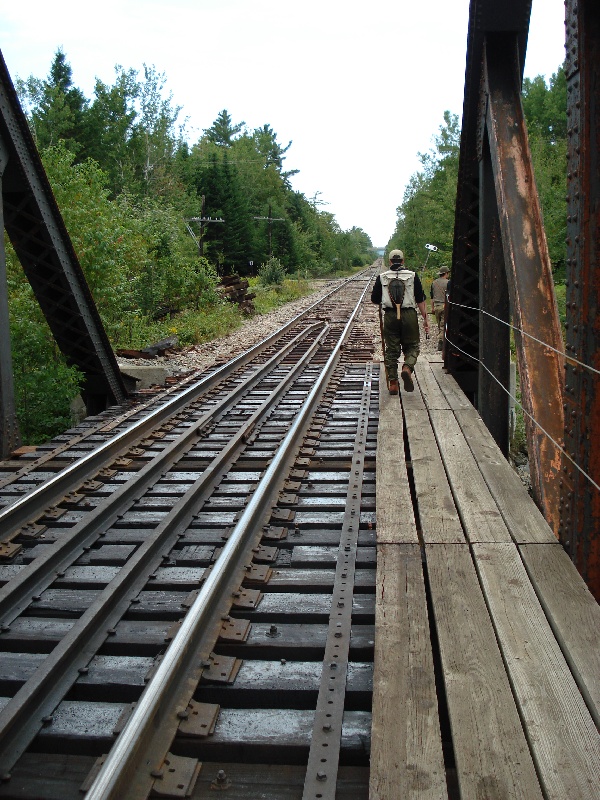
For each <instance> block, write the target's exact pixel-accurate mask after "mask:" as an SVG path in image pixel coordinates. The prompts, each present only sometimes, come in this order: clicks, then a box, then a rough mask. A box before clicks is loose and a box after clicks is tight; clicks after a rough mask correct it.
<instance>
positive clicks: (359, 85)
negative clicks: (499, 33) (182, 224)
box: [0, 0, 564, 246]
mask: <svg viewBox="0 0 600 800" xmlns="http://www.w3.org/2000/svg"><path fill="white" fill-rule="evenodd" d="M498 2H501V0H498ZM468 15H469V2H468V0H403V1H400V2H392V0H370V2H365V0H361V2H358V1H357V0H302V2H291V1H290V0H288V2H275V0H169V2H165V0H104V2H102V3H100V4H93V3H87V2H81V0H53V2H48V0H43V2H42V0H29V2H22V3H19V2H17V3H14V2H13V3H10V4H9V3H6V4H4V8H3V10H2V18H1V19H0V48H1V49H2V53H3V55H4V59H5V61H6V64H7V66H8V70H9V72H10V73H11V75H12V78H13V81H14V80H15V79H16V77H17V76H19V77H21V78H26V77H28V76H29V75H34V76H35V77H37V78H45V77H46V76H47V75H48V72H49V70H50V65H51V62H52V59H53V57H54V53H55V52H56V50H57V48H58V47H62V48H63V50H64V52H65V54H66V57H67V61H68V62H69V63H70V65H71V67H72V70H73V82H74V84H75V85H76V86H77V87H79V88H80V89H81V90H82V91H83V92H84V94H85V95H86V97H88V98H90V99H91V98H92V97H93V87H94V79H95V77H96V76H97V77H99V78H100V79H101V80H102V81H104V82H105V83H108V84H112V83H114V77H115V73H114V66H115V65H116V64H120V65H121V66H123V67H125V68H126V69H129V68H134V69H137V70H141V69H142V65H143V64H144V63H145V64H148V65H154V66H155V67H156V69H157V70H158V71H159V72H161V73H164V74H165V75H166V78H167V84H166V89H167V91H171V92H172V94H173V101H174V104H175V105H180V106H182V107H183V110H182V114H181V118H180V119H181V120H183V119H184V118H186V117H187V118H188V125H187V128H188V133H189V134H190V136H189V138H190V141H192V142H194V141H196V140H197V139H198V138H199V137H200V135H201V133H202V131H203V130H204V129H205V128H208V127H210V125H211V124H212V122H213V121H214V120H215V118H216V117H217V115H218V113H219V111H221V109H223V108H226V109H227V110H228V111H229V113H230V115H231V117H232V119H233V122H234V123H237V122H241V121H242V120H243V121H245V122H246V125H247V127H248V128H249V129H250V130H252V129H253V128H257V127H261V126H262V125H263V124H265V123H268V124H269V125H271V126H272V128H273V129H274V130H275V132H276V133H277V136H278V140H279V142H280V143H281V144H283V145H284V146H285V145H286V144H287V143H288V141H290V139H291V140H293V145H292V147H291V148H290V150H289V151H288V153H287V159H286V161H285V167H286V168H287V169H299V170H300V174H299V175H297V176H295V177H294V178H293V186H294V188H295V189H297V190H299V191H301V192H303V193H304V194H305V195H306V196H307V197H309V198H310V197H313V196H314V195H315V193H316V192H320V193H321V194H320V196H319V199H320V200H323V201H325V202H326V203H328V205H326V206H323V208H324V209H325V210H327V211H330V212H331V213H333V214H335V216H336V219H337V221H338V223H339V224H340V226H341V227H342V228H343V229H348V228H351V227H352V226H353V225H356V226H358V227H361V228H363V229H364V230H365V231H366V232H367V233H368V234H369V236H370V237H371V239H372V241H373V244H374V245H376V246H383V245H385V244H386V243H387V241H388V239H389V238H390V236H391V235H392V233H393V230H394V226H395V223H396V207H397V206H398V205H399V204H400V202H401V201H402V196H403V193H404V187H405V186H406V184H407V182H408V180H409V178H410V176H411V175H412V174H413V173H414V172H415V171H416V170H417V169H418V167H419V162H418V160H417V153H418V152H419V151H421V152H424V151H427V150H428V149H429V148H430V147H431V146H432V137H433V136H434V135H435V134H436V133H437V132H438V129H439V126H440V125H441V124H442V122H443V112H444V110H446V109H447V110H449V111H451V112H452V113H456V114H459V116H461V115H462V101H463V87H464V71H465V55H466V38H467V25H468ZM563 57H564V3H563V0H533V11H532V16H531V26H530V35H529V46H528V51H527V60H526V63H525V74H526V76H528V77H534V76H536V75H540V74H541V75H544V76H546V77H547V78H549V77H550V75H551V74H552V73H553V72H555V71H556V69H557V68H558V66H559V64H561V63H562V60H563Z"/></svg>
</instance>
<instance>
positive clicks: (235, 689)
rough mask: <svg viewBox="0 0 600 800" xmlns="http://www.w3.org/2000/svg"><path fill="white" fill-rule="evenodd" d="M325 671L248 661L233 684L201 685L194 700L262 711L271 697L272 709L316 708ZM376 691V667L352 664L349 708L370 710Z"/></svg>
mask: <svg viewBox="0 0 600 800" xmlns="http://www.w3.org/2000/svg"><path fill="white" fill-rule="evenodd" d="M242 654H243V652H242ZM322 670H323V662H322V661H288V660H287V659H285V658H283V659H279V660H278V661H251V660H248V659H244V660H243V662H242V665H241V667H240V671H239V672H238V674H237V676H236V678H235V681H234V682H233V683H231V684H220V685H215V684H211V683H203V682H201V683H200V686H199V687H198V689H197V690H196V692H195V694H194V697H195V698H196V699H197V700H200V701H205V702H207V703H208V702H210V703H219V704H220V705H221V706H224V707H227V708H260V707H261V706H264V705H265V697H268V701H267V702H268V704H269V707H270V708H305V709H314V707H315V704H316V700H317V692H318V691H319V685H320V682H321V672H322ZM372 690H373V664H370V663H368V664H364V663H363V664H356V663H350V664H349V665H348V675H347V682H346V706H345V707H346V708H353V709H354V710H356V709H357V702H360V701H361V700H362V703H361V705H362V707H363V710H364V709H365V708H368V707H369V706H370V698H371V692H372ZM265 693H268V694H265Z"/></svg>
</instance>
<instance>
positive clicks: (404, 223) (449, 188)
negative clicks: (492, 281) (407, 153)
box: [388, 111, 460, 266]
mask: <svg viewBox="0 0 600 800" xmlns="http://www.w3.org/2000/svg"><path fill="white" fill-rule="evenodd" d="M459 151H460V126H459V122H458V116H457V115H456V114H451V113H450V112H449V111H445V112H444V123H443V125H440V127H439V132H438V134H437V136H436V137H434V147H433V148H431V149H430V150H429V151H428V152H427V153H419V160H420V161H421V165H422V169H421V170H420V171H418V172H416V173H415V174H414V175H412V176H411V179H410V181H409V183H408V186H407V187H406V190H405V192H404V198H403V201H402V204H401V205H400V206H398V209H397V214H398V220H397V223H396V229H395V231H394V234H393V236H392V238H391V240H390V242H389V245H388V248H389V249H393V248H394V247H398V248H400V249H401V250H403V252H404V254H405V256H406V258H407V260H408V261H409V262H410V260H411V259H412V260H413V261H416V264H415V266H417V265H419V264H421V263H423V260H424V255H425V251H424V247H425V244H426V243H431V244H435V245H436V246H437V247H438V254H437V260H438V262H439V263H442V262H443V261H448V260H449V259H450V258H451V255H452V243H453V235H454V209H455V205H456V186H457V181H458V159H459Z"/></svg>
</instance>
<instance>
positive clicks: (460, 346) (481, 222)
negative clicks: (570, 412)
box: [445, 0, 563, 532]
mask: <svg viewBox="0 0 600 800" xmlns="http://www.w3.org/2000/svg"><path fill="white" fill-rule="evenodd" d="M530 11H531V0H507V2H504V3H502V4H498V3H496V2H493V1H492V0H471V8H470V19H469V36H468V50H467V69H466V79H465V100H464V107H463V125H462V137H461V149H460V163H459V179H458V192H457V206H456V220H455V231H454V255H453V268H452V284H451V285H452V293H451V300H452V305H451V306H450V309H449V314H448V329H447V332H448V336H447V339H448V343H447V346H446V351H445V364H446V367H447V368H448V369H449V371H450V372H452V374H453V375H454V376H455V378H456V380H457V381H458V382H459V384H461V385H462V387H463V389H464V390H465V391H467V393H470V394H471V397H472V399H473V401H474V403H475V405H476V406H477V408H478V410H479V411H480V413H481V415H482V418H483V419H484V421H485V422H486V424H487V425H488V427H489V428H490V431H491V432H492V434H493V435H494V438H495V439H496V441H497V442H498V444H499V446H500V447H501V448H502V450H503V451H504V452H505V453H506V452H507V450H508V406H507V400H508V395H507V392H508V390H509V362H510V336H509V328H508V327H507V326H506V325H505V324H503V323H508V322H509V321H510V320H511V316H512V322H513V324H514V325H515V327H517V328H519V329H521V330H523V331H524V332H525V333H528V334H532V335H534V336H535V337H536V338H538V339H541V340H543V341H545V342H547V343H548V344H550V345H551V346H552V347H554V348H555V349H556V350H558V351H562V337H561V333H560V325H559V321H558V312H557V307H556V301H555V296H554V289H553V283H552V274H551V268H550V261H549V257H548V251H547V245H546V240H545V235H544V231H543V224H542V219H541V213H540V208H539V202H538V199H537V194H536V190H535V183H534V179H533V169H532V166H531V156H530V153H529V146H528V142H527V132H526V129H525V124H524V120H523V112H522V108H521V100H520V89H521V81H522V73H523V63H524V57H525V50H526V43H527V34H528V30H529V16H530ZM515 343H516V346H517V360H518V364H519V374H520V378H521V393H522V401H523V405H524V407H525V410H526V412H527V413H526V427H527V440H528V446H529V454H530V465H531V476H532V484H533V490H534V496H535V498H536V501H537V503H538V505H539V506H540V508H541V509H542V511H543V512H544V515H545V517H546V519H547V520H548V522H549V524H550V525H551V526H552V528H553V530H554V531H555V532H557V531H558V521H559V519H558V518H559V511H558V507H559V486H558V480H559V477H558V471H559V468H560V451H559V450H558V449H557V448H556V446H555V445H554V444H552V442H551V441H550V440H549V439H548V438H547V436H546V435H545V433H543V432H542V430H541V429H540V428H539V427H538V425H541V426H542V428H543V429H544V431H546V433H548V434H550V436H551V437H552V439H553V440H554V441H555V442H557V444H558V445H560V444H561V443H562V438H563V422H562V413H561V409H562V372H561V370H562V361H561V359H560V356H559V355H558V354H557V353H554V352H553V351H552V350H550V349H548V348H540V346H539V345H536V344H535V343H534V342H533V341H532V340H531V339H529V338H528V337H527V336H521V335H519V334H515ZM531 418H533V419H535V420H536V421H537V423H538V425H536V424H534V423H533V422H532V421H531Z"/></svg>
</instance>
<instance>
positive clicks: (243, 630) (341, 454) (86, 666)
mask: <svg viewBox="0 0 600 800" xmlns="http://www.w3.org/2000/svg"><path fill="white" fill-rule="evenodd" d="M530 5H531V3H530V2H528V1H527V0H506V1H505V2H504V3H502V4H498V3H496V2H495V1H494V0H471V12H470V20H469V30H468V50H467V64H466V81H465V99H464V108H463V123H462V139H461V150H460V167H459V182H458V191H457V205H456V222H455V237H454V253H453V262H452V291H451V296H450V302H449V304H448V308H447V320H446V344H445V350H444V352H443V354H442V355H440V356H439V357H437V356H436V357H435V358H433V357H430V358H428V359H423V358H421V360H420V362H419V364H418V368H417V371H416V378H417V380H416V383H417V386H416V390H415V392H414V393H412V394H407V393H404V392H403V393H402V394H401V396H400V397H398V396H390V395H389V394H388V392H387V390H386V387H385V381H383V380H381V379H380V369H379V363H377V362H374V361H373V343H372V339H371V338H370V337H369V336H368V335H367V334H366V332H365V327H364V321H365V319H366V318H367V317H368V315H369V313H372V307H371V306H370V304H369V303H368V296H369V290H370V286H371V284H372V280H373V275H374V271H373V269H371V270H367V271H366V272H365V273H364V274H361V275H358V276H356V277H355V278H353V279H351V280H348V281H343V282H339V283H338V284H337V285H336V286H335V287H332V288H331V289H330V290H329V291H328V292H327V293H326V294H325V296H324V297H323V298H321V299H320V300H319V301H317V302H316V303H315V304H314V305H313V306H311V307H310V308H309V309H307V310H306V311H305V312H303V313H302V314H300V315H299V316H298V317H296V318H295V319H293V320H291V321H290V322H289V323H287V324H286V325H284V326H283V327H282V328H281V329H280V330H279V331H277V332H276V333H275V334H273V335H272V336H269V337H267V338H266V339H264V340H263V341H262V342H260V343H259V344H258V345H256V347H254V348H251V349H250V350H248V351H247V352H246V353H243V354H241V355H240V356H238V357H236V358H235V359H232V361H230V362H228V363H227V364H225V365H222V366H215V367H214V368H211V369H208V370H206V371H204V372H201V373H198V374H194V375H191V376H189V377H188V378H186V379H185V380H183V381H182V382H180V383H179V384H178V385H177V386H173V387H170V388H167V389H165V390H164V391H161V392H159V393H157V394H156V395H155V396H152V397H150V398H149V399H147V400H145V401H144V402H140V401H139V398H137V400H135V401H133V400H132V399H131V398H130V399H129V400H128V399H127V387H126V386H125V385H124V383H123V380H122V377H121V375H120V373H119V370H118V366H117V364H116V360H115V358H114V355H113V353H112V350H111V348H110V344H109V342H108V339H107V337H106V334H105V332H104V330H103V328H102V324H101V322H100V318H99V316H98V314H97V311H96V309H95V306H94V303H93V300H92V297H91V295H90V293H89V290H88V288H87V286H86V283H85V279H84V278H83V274H82V272H81V269H80V267H79V264H78V262H77V257H76V254H75V252H74V250H73V248H72V246H71V244H70V240H69V237H68V233H67V231H66V229H65V226H64V224H63V222H62V219H61V216H60V212H59V210H58V208H57V206H56V203H55V201H54V199H53V196H52V192H51V190H50V187H49V185H48V182H47V179H46V177H45V174H44V170H43V167H42V165H41V161H40V159H39V156H38V154H37V152H36V150H35V147H34V144H33V141H32V139H31V136H30V134H29V132H28V128H27V124H26V121H25V118H24V116H23V114H22V112H21V109H20V107H19V104H18V101H17V98H16V94H15V92H14V88H13V86H12V83H11V80H10V76H9V73H8V70H7V68H6V65H5V64H4V62H3V61H2V62H1V63H0V73H1V74H0V79H1V81H0V111H1V115H0V170H1V181H2V201H3V202H2V208H3V222H4V226H5V229H6V231H7V233H8V235H9V237H10V239H11V241H12V243H13V246H14V248H15V250H16V252H17V254H18V256H19V258H20V260H21V263H22V264H23V268H24V270H25V272H26V275H27V277H28V279H29V280H30V282H31V285H32V287H33V289H34V292H35V294H36V297H37V298H38V300H39V302H40V306H41V308H42V310H43V312H44V314H45V316H46V318H47V320H48V323H49V325H50V328H51V329H52V331H53V333H54V335H55V337H56V340H57V343H58V344H59V346H60V347H61V349H62V350H63V352H64V353H65V355H66V357H67V359H68V360H69V362H70V363H73V364H77V365H78V366H79V367H80V368H81V370H82V372H83V373H84V375H85V377H86V382H85V386H84V395H85V399H86V403H87V406H88V411H89V413H90V416H88V418H87V419H86V420H85V421H84V422H83V423H81V424H80V425H79V426H77V427H76V428H74V429H72V430H70V431H67V432H66V433H65V434H64V435H63V436H60V437H57V439H55V440H53V441H52V442H50V443H48V444H47V445H46V446H44V447H40V448H37V450H36V451H35V452H31V453H27V454H24V455H21V457H20V458H16V457H14V456H13V455H11V454H12V453H13V451H14V449H15V447H16V445H17V444H18V425H17V421H16V417H15V414H14V402H13V398H12V372H11V360H10V347H9V337H8V335H7V296H6V279H5V275H0V304H1V308H0V325H2V326H3V328H2V330H1V331H0V378H1V384H0V402H1V405H2V448H3V455H4V456H6V459H5V461H3V462H2V464H1V465H0V559H1V560H0V797H7V798H39V797H43V798H61V800H65V798H71V797H73V798H75V797H82V796H85V797H86V798H87V800H92V799H94V800H95V799H96V798H101V797H102V798H108V797H111V798H122V797H127V798H134V797H135V798H145V797H148V796H162V797H173V798H175V797H194V798H197V799H199V798H208V797H214V793H215V792H216V791H223V792H225V793H226V795H227V796H230V797H235V798H256V797H265V798H273V799H275V798H303V800H308V798H331V800H333V799H334V798H353V799H354V798H366V797H371V798H390V799H391V798H398V797H415V798H416V797H419V798H432V799H433V798H436V799H437V798H449V799H450V800H455V799H457V798H462V800H465V798H478V800H483V799H486V798H490V800H492V798H493V799H494V800H496V798H524V800H531V798H540V799H541V798H545V800H548V799H549V798H556V799H558V798H564V799H565V800H567V798H568V800H574V799H576V798H589V799H590V800H591V799H592V798H597V797H599V796H600V777H599V776H600V737H599V734H598V724H599V721H600V715H599V713H598V709H599V705H600V655H599V652H598V631H599V630H600V611H599V607H598V604H597V602H596V600H595V599H594V595H595V597H596V598H598V597H599V596H600V575H599V555H600V554H599V551H598V548H599V544H598V541H599V525H598V523H599V515H600V495H599V491H600V487H599V483H600V466H599V453H600V450H599V448H598V445H597V436H596V435H595V426H596V425H598V422H599V420H600V414H599V411H600V409H599V408H598V405H599V402H600V400H599V386H598V380H597V376H598V375H599V374H600V362H599V356H598V347H597V344H598V340H599V336H600V327H599V326H600V321H599V320H598V302H599V299H600V297H599V295H600V289H599V288H598V286H597V285H596V283H597V282H596V283H595V282H594V281H593V270H594V268H595V267H596V266H597V264H598V255H599V253H598V249H599V243H598V230H599V224H598V222H599V197H598V194H599V188H600V186H599V178H600V171H599V168H598V152H599V147H598V144H599V143H598V132H597V128H598V125H597V114H598V111H597V109H598V107H599V99H600V98H599V96H598V92H599V82H598V77H599V74H600V71H599V69H598V55H597V54H598V52H600V13H599V12H598V10H597V8H596V4H595V3H593V2H592V0H567V2H566V3H565V8H566V52H567V58H566V62H565V68H566V75H567V82H568V108H567V115H568V119H569V152H568V163H567V166H566V169H567V176H568V186H569V189H568V196H567V206H568V208H567V215H568V216H567V221H568V239H567V266H568V286H567V291H568V294H567V324H566V331H567V335H566V342H563V338H562V334H561V329H560V324H559V319H558V314H557V310H556V302H555V296H554V291H553V287H552V274H551V268H550V262H549V257H548V252H547V247H546V242H545V236H544V231H543V223H542V217H541V213H540V208H539V202H538V199H537V196H536V191H535V182H534V179H533V172H532V166H531V159H530V156H529V149H528V143H527V131H526V128H525V124H524V120H523V113H522V108H521V102H520V88H521V80H522V65H523V63H524V56H525V51H526V42H527V33H528V24H529V14H530ZM1 255H2V259H0V261H1V263H2V269H3V270H4V268H5V267H4V258H3V253H2V254H1ZM375 266H376V267H378V266H379V264H376V265H375ZM511 335H512V336H513V337H514V342H515V346H516V353H517V361H518V370H519V376H520V388H521V400H522V404H523V410H524V414H525V419H526V425H527V439H528V447H529V454H530V466H531V475H532V483H533V494H534V499H535V502H533V501H532V500H531V498H530V497H529V496H528V494H527V492H526V490H525V489H524V487H523V485H522V484H521V482H520V480H519V479H518V477H517V475H516V474H515V472H514V471H513V470H512V468H511V467H510V466H509V464H508V462H507V460H506V455H507V451H508V436H509V428H508V420H509V414H508V405H509V400H510V397H509V392H510V388H509V387H510V382H509V368H510V341H511ZM399 420H401V421H402V430H401V431H400V425H399Z"/></svg>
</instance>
